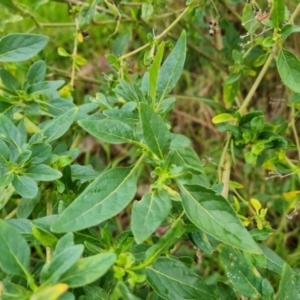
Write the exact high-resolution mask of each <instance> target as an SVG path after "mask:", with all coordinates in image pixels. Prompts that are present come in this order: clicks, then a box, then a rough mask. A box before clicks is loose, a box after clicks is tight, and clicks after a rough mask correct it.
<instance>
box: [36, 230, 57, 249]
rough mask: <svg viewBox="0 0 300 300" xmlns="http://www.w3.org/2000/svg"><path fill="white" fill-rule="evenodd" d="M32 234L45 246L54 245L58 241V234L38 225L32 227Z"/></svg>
mask: <svg viewBox="0 0 300 300" xmlns="http://www.w3.org/2000/svg"><path fill="white" fill-rule="evenodd" d="M32 234H33V236H34V237H35V238H36V239H37V240H38V241H39V242H40V243H41V245H43V246H44V247H54V246H55V245H56V243H57V238H56V236H54V235H53V234H51V233H50V232H48V231H45V230H42V229H40V228H38V227H33V228H32Z"/></svg>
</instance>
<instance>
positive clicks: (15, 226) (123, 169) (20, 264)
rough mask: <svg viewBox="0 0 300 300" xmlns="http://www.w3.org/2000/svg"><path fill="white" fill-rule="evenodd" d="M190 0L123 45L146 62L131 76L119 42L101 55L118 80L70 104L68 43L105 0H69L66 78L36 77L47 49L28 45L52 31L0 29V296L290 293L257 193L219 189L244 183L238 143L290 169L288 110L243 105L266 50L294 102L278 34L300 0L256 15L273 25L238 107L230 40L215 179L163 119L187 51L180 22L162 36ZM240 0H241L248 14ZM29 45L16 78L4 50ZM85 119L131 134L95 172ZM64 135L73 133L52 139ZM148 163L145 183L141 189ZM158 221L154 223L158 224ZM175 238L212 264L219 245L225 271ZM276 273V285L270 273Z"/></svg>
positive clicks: (287, 28) (239, 65)
mask: <svg viewBox="0 0 300 300" xmlns="http://www.w3.org/2000/svg"><path fill="white" fill-rule="evenodd" d="M46 2H47V1H46ZM66 2H68V1H66ZM193 2H194V1H187V6H186V8H185V9H184V10H183V11H182V12H181V14H180V15H179V16H178V17H177V19H175V21H174V22H173V23H172V24H171V25H170V26H169V27H168V28H167V29H166V30H165V31H164V32H163V33H162V34H161V35H159V36H151V35H149V36H148V40H149V42H148V43H147V44H146V45H144V46H142V47H140V48H138V49H137V50H134V51H133V54H135V53H138V52H141V51H143V50H146V49H147V50H146V51H144V52H143V61H144V63H145V64H146V65H148V67H145V69H144V72H143V75H142V76H140V77H139V76H136V77H134V79H135V80H130V76H129V70H128V68H127V67H126V66H125V59H126V58H127V57H129V54H127V55H126V54H124V55H123V56H122V55H110V56H108V60H109V62H110V63H111V65H112V67H113V68H114V70H115V71H116V74H117V79H116V81H115V82H114V85H113V86H111V87H110V89H109V91H108V93H106V94H104V93H100V92H101V91H99V92H98V93H96V95H95V96H93V97H87V99H86V101H85V102H84V103H83V104H79V105H76V104H75V102H74V101H73V99H72V97H70V93H71V92H72V91H74V89H76V87H75V85H74V81H75V77H74V76H75V72H76V69H78V68H79V66H80V65H82V64H84V63H85V59H84V58H83V57H81V56H79V55H78V53H77V46H78V45H77V43H78V42H80V41H82V39H83V33H82V32H83V29H85V28H86V26H87V25H89V24H90V23H91V22H92V21H93V18H94V16H95V14H96V11H97V8H98V6H97V3H98V4H99V5H100V3H102V2H101V1H91V3H89V4H88V5H84V4H82V3H81V2H78V4H79V6H72V9H71V14H72V16H73V17H74V20H75V26H76V36H75V43H74V44H75V46H74V51H73V53H72V54H69V53H68V52H67V51H66V50H64V48H62V47H60V48H59V49H58V53H59V54H60V55H61V56H63V57H68V58H70V59H71V61H72V72H71V73H72V74H71V82H70V84H66V85H65V82H64V81H63V80H48V79H45V78H47V77H46V75H47V65H46V62H45V61H44V60H41V59H36V58H35V57H36V56H35V55H36V54H38V53H39V52H40V51H41V50H42V49H44V47H45V46H46V44H47V43H48V41H49V38H48V37H47V36H45V35H40V34H32V33H26V34H21V33H14V34H8V35H6V36H3V37H2V38H1V40H0V63H1V68H0V78H1V85H0V90H1V94H0V209H1V210H2V211H3V214H2V216H3V219H2V220H0V253H1V255H0V270H1V272H0V279H1V283H0V295H1V299H3V300H8V299H19V300H21V299H24V300H26V299H30V300H43V299H51V300H55V299H59V300H71V299H81V300H84V299H85V300H93V299H113V300H115V299H116V300H117V299H170V300H174V299H178V300H179V299H180V300H181V299H203V300H207V299H222V300H223V299H266V300H267V299H278V300H281V299H299V298H300V292H299V291H300V280H299V279H300V277H299V275H298V269H297V268H296V267H294V266H291V265H289V263H288V261H285V260H283V259H282V258H281V257H280V256H278V255H277V254H276V253H275V252H274V251H273V250H272V249H271V248H269V247H268V246H267V244H264V243H263V241H266V242H267V241H268V239H272V235H271V234H272V233H273V230H272V229H271V226H270V223H269V222H268V220H267V219H266V216H267V209H266V208H262V204H261V203H260V201H258V200H256V199H254V198H253V199H251V200H250V201H249V206H250V207H251V208H250V209H251V210H252V212H253V215H252V216H251V217H249V216H247V215H243V214H242V213H241V212H240V203H239V201H241V199H238V198H237V197H236V196H234V197H232V196H230V195H229V189H230V188H231V189H232V190H233V191H235V190H236V189H237V188H240V186H239V184H238V183H237V182H234V181H230V170H231V167H232V163H234V162H235V161H236V160H237V159H242V158H241V156H240V155H239V154H240V153H241V151H242V150H244V151H243V152H242V153H243V155H244V158H245V162H246V163H247V164H248V165H255V166H256V168H261V167H267V169H269V170H272V171H274V172H275V171H276V172H277V173H276V172H275V173H273V174H275V175H276V174H278V175H280V173H279V172H285V171H286V172H287V171H289V172H290V173H295V174H296V175H297V174H298V173H299V169H298V163H294V162H293V161H292V160H290V159H288V157H287V156H286V151H287V150H288V149H295V148H296V149H297V150H298V151H299V142H298V138H297V137H296V136H295V140H296V147H295V146H294V144H293V143H292V142H291V141H290V140H289V139H288V138H287V137H283V134H284V133H285V130H286V129H287V124H284V125H283V126H278V125H277V124H272V123H271V122H270V123H267V122H266V121H265V114H264V113H263V112H262V111H258V110H253V111H251V112H247V108H248V106H249V102H250V100H251V98H252V97H253V94H254V92H255V91H256V89H257V87H258V86H259V84H260V82H261V80H262V78H263V76H264V75H265V73H266V71H267V69H268V68H269V66H270V64H271V63H272V62H273V61H276V66H277V69H278V73H279V75H280V78H281V80H282V82H283V83H284V84H285V86H286V87H287V88H289V89H290V90H291V91H293V92H294V93H295V94H294V95H293V96H292V97H291V99H290V105H291V106H292V109H293V111H294V112H295V110H296V109H297V110H298V106H297V103H298V101H299V100H300V97H299V94H298V93H300V61H299V59H298V57H297V56H296V55H295V54H294V53H292V52H290V51H288V50H286V49H284V47H283V43H284V42H285V40H286V38H287V37H288V36H289V35H290V34H292V33H293V32H298V31H299V27H297V26H296V25H294V24H293V23H292V20H293V18H294V16H295V15H296V14H297V13H298V12H299V10H300V5H299V4H298V6H297V8H296V9H295V11H294V15H292V16H291V15H290V14H288V13H287V12H285V11H287V9H285V5H284V2H283V0H274V1H273V2H272V3H271V4H270V5H271V7H272V13H271V16H270V19H269V20H266V21H265V26H268V27H270V28H271V30H272V31H273V34H272V35H269V36H268V37H266V38H263V37H259V38H258V39H256V40H253V41H252V42H253V43H256V44H257V45H260V46H261V47H262V48H263V50H264V53H263V54H261V56H260V57H258V58H257V60H256V65H257V66H261V65H263V67H262V69H261V71H260V74H259V75H258V77H257V78H256V81H255V82H254V84H253V86H252V87H251V88H250V89H249V93H248V94H247V96H246V97H245V99H244V101H243V102H242V103H241V105H240V106H239V108H238V109H235V108H234V106H233V103H234V101H235V100H236V98H237V97H238V94H239V92H241V91H240V89H239V87H240V78H241V77H243V76H248V75H250V74H251V70H250V69H249V67H248V66H247V65H246V62H245V58H246V57H247V55H248V53H249V52H245V51H242V50H240V49H239V50H237V49H233V51H232V63H233V65H232V66H231V67H230V70H231V74H229V76H228V78H227V79H226V81H225V84H224V104H225V106H223V107H222V110H223V111H220V113H219V114H217V115H216V116H215V117H214V118H213V122H214V123H215V124H217V126H218V129H219V130H220V131H221V132H227V140H226V142H225V146H224V149H223V153H222V155H221V159H220V163H219V170H218V173H219V178H214V179H213V180H212V179H211V178H209V177H208V176H207V175H205V171H204V168H203V162H202V161H201V160H200V159H199V157H198V155H197V153H196V152H195V150H194V149H193V147H192V144H191V141H190V139H189V138H188V137H186V136H184V135H181V134H177V133H174V132H172V126H171V123H169V121H168V116H169V115H170V113H171V112H172V111H173V110H174V105H175V97H173V96H170V93H171V92H172V91H173V89H174V88H175V87H176V85H177V84H178V81H179V79H180V76H181V74H182V72H183V69H184V64H185V60H186V48H187V32H186V31H182V32H181V34H180V36H179V38H178V39H177V41H176V43H175V44H174V47H173V48H172V50H171V51H169V53H167V50H166V48H167V46H168V44H167V43H166V42H164V41H162V37H164V36H165V35H166V34H167V33H168V32H169V31H171V29H173V28H174V26H175V25H176V24H177V23H178V22H179V21H180V20H181V19H182V18H183V17H184V15H185V14H187V13H188V12H190V11H192V10H196V9H199V8H200V9H201V4H198V3H196V1H195V3H193ZM104 4H105V5H106V7H107V8H106V10H108V12H109V13H110V14H113V15H115V16H119V19H118V20H117V21H116V24H117V27H116V29H115V31H116V32H117V31H118V28H119V26H120V16H121V13H120V11H119V9H118V7H117V6H116V5H115V4H112V3H110V2H109V1H103V5H104ZM3 5H4V6H5V7H6V8H8V9H12V10H14V9H16V10H18V11H19V12H20V11H21V12H22V13H23V14H24V16H27V17H30V18H31V19H33V20H34V22H35V23H36V24H37V25H39V23H38V21H37V20H36V18H35V16H34V15H33V14H31V13H30V12H28V11H25V13H24V8H23V7H22V6H21V5H19V4H17V3H16V2H15V1H7V0H6V1H4V4H3ZM40 5H42V3H41V4H40ZM46 5H48V4H46ZM249 7H250V6H249V5H247V3H246V4H245V11H244V14H245V15H246V14H249V9H250V8H249ZM153 9H154V8H153V6H152V4H150V3H147V4H145V3H144V4H142V8H141V11H142V18H143V20H144V21H145V20H147V19H149V18H150V17H151V15H152V14H153ZM41 27H42V26H41ZM271 30H270V31H269V33H270V32H272V31H271ZM113 34H115V33H113ZM251 38H252V37H251ZM149 49H150V50H149ZM30 59H33V60H32V64H31V66H30V67H29V69H28V70H27V71H26V76H25V79H24V80H21V79H20V78H18V77H15V76H14V75H13V72H11V66H12V64H13V63H17V62H22V61H26V60H30ZM64 85H65V86H64ZM63 86H64V88H63ZM64 89H65V90H64ZM64 92H66V93H67V97H64ZM66 98H67V99H66ZM237 103H239V102H237ZM293 117H295V114H294V115H293ZM294 121H295V120H292V122H293V125H292V126H294V125H295V124H294ZM84 133H88V134H89V135H91V136H93V137H95V138H96V139H97V140H99V141H101V143H102V145H108V144H114V145H118V144H126V145H128V147H130V151H131V153H132V157H133V159H131V161H130V162H127V163H126V164H120V163H118V162H117V161H116V162H112V163H111V164H108V165H107V166H105V169H104V170H103V171H101V172H98V171H96V170H95V169H93V168H92V167H91V166H90V165H89V166H85V165H80V164H78V163H76V159H78V157H79V155H80V151H79V149H78V139H79V137H80V135H83V134H84ZM295 134H296V135H297V131H296V129H295ZM76 135H77V136H76ZM65 136H68V139H69V140H71V143H68V142H67V143H60V142H59V141H60V140H62V139H63V138H64V137H65ZM62 141H64V140H62ZM127 149H129V148H127ZM236 153H237V154H236ZM237 155H239V156H238V157H236V156H237ZM145 173H146V174H147V175H146V177H147V178H148V181H149V182H150V185H149V188H148V190H147V191H145V192H144V193H143V195H142V196H141V199H137V188H138V186H139V185H140V183H141V178H142V174H143V176H144V177H145ZM282 176H283V175H282ZM216 177H217V176H216ZM243 201H245V200H243ZM11 208H12V209H11ZM295 208H297V207H296V206H295ZM123 211H126V213H127V217H128V219H130V224H128V225H124V224H120V220H119V219H118V214H120V213H121V212H123ZM296 212H297V210H295V214H296ZM282 218H285V216H283V217H282ZM114 223H117V227H115V226H114ZM249 224H252V225H253V224H256V226H257V228H254V229H252V230H251V231H248V230H247V229H246V228H245V225H246V226H247V225H249ZM161 228H164V233H163V234H161V235H159V234H155V233H158V232H159V230H160V229H161ZM183 244H188V245H189V248H188V249H187V250H188V251H194V250H193V247H194V249H196V253H197V254H198V255H200V254H199V253H204V254H205V255H208V256H210V257H211V258H212V259H211V262H212V263H211V269H213V263H215V262H216V259H213V255H214V253H215V254H218V259H220V261H221V263H222V265H221V267H220V268H223V269H222V270H223V271H222V272H220V273H219V274H217V275H216V276H215V277H214V278H210V280H208V279H209V278H207V277H205V276H202V274H199V272H198V273H197V272H196V268H195V263H194V253H195V252H193V254H192V255H181V254H180V252H178V249H179V248H180V247H181V246H182V245H183ZM191 245H192V247H191ZM269 271H271V272H269ZM270 274H271V275H270ZM274 274H275V275H274ZM276 274H277V275H276ZM276 276H277V277H278V279H277V280H274V277H276ZM279 280H280V283H279V286H276V285H274V282H275V283H276V282H279Z"/></svg>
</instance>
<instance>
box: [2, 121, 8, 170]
mask: <svg viewBox="0 0 300 300" xmlns="http://www.w3.org/2000/svg"><path fill="white" fill-rule="evenodd" d="M0 118H1V117H0ZM8 160H9V148H8V147H7V145H6V143H5V142H4V141H3V140H1V139H0V166H1V165H4V166H5V165H6V163H7V162H8Z"/></svg>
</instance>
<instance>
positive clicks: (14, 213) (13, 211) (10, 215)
mask: <svg viewBox="0 0 300 300" xmlns="http://www.w3.org/2000/svg"><path fill="white" fill-rule="evenodd" d="M17 209H18V208H15V209H14V210H12V211H11V212H10V213H9V214H8V215H7V216H6V217H5V218H4V220H9V219H11V218H13V217H14V216H15V215H16V213H17Z"/></svg>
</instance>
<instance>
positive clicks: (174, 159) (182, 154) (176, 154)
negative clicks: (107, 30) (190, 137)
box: [167, 146, 203, 174]
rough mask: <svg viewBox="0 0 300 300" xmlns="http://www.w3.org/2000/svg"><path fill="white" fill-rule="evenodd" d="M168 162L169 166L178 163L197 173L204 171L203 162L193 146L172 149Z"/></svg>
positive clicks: (177, 164) (179, 165)
mask: <svg viewBox="0 0 300 300" xmlns="http://www.w3.org/2000/svg"><path fill="white" fill-rule="evenodd" d="M167 163H168V165H169V167H171V166H172V165H176V166H178V167H184V168H186V169H187V170H188V171H190V172H193V173H195V174H201V173H203V169H202V163H201V161H200V159H199V157H198V155H197V153H196V152H195V151H194V149H193V148H192V147H191V146H188V147H184V148H177V149H171V151H170V152H169V154H168V157H167Z"/></svg>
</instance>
